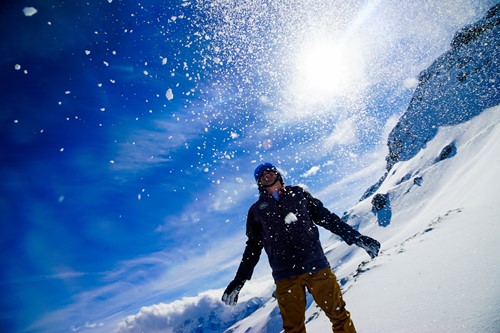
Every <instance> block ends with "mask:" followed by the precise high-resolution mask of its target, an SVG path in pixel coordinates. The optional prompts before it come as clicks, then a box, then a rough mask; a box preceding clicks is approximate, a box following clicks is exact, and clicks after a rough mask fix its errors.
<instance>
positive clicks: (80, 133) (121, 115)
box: [0, 0, 495, 332]
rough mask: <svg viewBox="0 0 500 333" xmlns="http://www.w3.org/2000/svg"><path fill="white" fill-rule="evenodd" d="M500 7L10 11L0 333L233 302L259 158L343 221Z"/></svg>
mask: <svg viewBox="0 0 500 333" xmlns="http://www.w3.org/2000/svg"><path fill="white" fill-rule="evenodd" d="M493 3H495V1H472V2H471V1H440V2H439V3H438V2H435V1H416V2H414V3H409V2H407V3H406V4H401V3H400V2H398V1H354V0H353V1H347V2H346V1H339V2H338V3H335V6H332V4H331V2H330V1H314V2H313V1H301V2H300V3H296V4H288V5H284V4H281V3H278V4H276V3H275V2H272V1H270V2H259V1H241V2H240V1H239V2H238V3H237V4H228V3H226V2H224V1H211V2H210V1H206V2H204V1H192V2H189V1H170V2H158V1H143V2H140V3H137V2H133V1H117V0H113V1H109V0H108V1H104V0H103V1H98V2H95V3H82V4H72V3H60V2H57V1H32V2H31V3H25V2H22V3H9V4H3V5H2V7H3V8H2V11H1V14H0V15H1V20H0V26H1V29H0V33H1V35H2V36H1V37H2V41H3V42H2V45H1V46H0V47H1V50H2V58H1V60H0V61H1V63H0V64H1V67H0V71H1V77H2V81H1V85H2V87H1V94H2V98H1V101H2V102H1V103H2V112H1V114H0V126H1V127H2V130H1V131H0V136H1V139H2V142H3V143H4V144H3V149H2V154H1V157H0V169H1V173H0V177H1V178H0V182H1V183H0V184H1V186H0V195H1V196H0V207H1V211H2V222H1V223H2V229H3V231H2V233H1V236H0V242H1V243H0V244H1V247H2V256H1V262H0V264H1V265H2V271H1V273H0V288H1V289H2V295H3V297H2V301H1V303H0V304H1V308H0V311H1V312H0V323H1V326H2V327H6V328H7V330H8V331H13V332H18V331H22V329H25V328H27V327H30V329H31V331H33V332H43V331H44V328H46V327H52V328H54V327H57V328H58V329H59V328H60V329H62V330H63V329H64V328H67V327H70V326H71V325H74V327H78V328H85V323H87V322H89V323H92V322H106V320H107V319H109V318H112V319H113V320H118V319H122V318H123V317H124V316H125V315H126V314H130V313H134V312H136V311H137V310H138V309H139V308H140V306H142V305H149V304H153V303H154V302H158V301H164V302H168V301H171V300H174V299H177V298H179V297H182V296H188V295H194V294H196V293H198V292H200V291H203V290H207V289H210V288H222V287H223V286H225V285H226V283H227V282H228V281H229V280H230V279H231V278H232V276H233V274H234V272H235V269H236V265H237V263H238V261H239V256H240V255H241V252H242V250H243V244H244V222H245V218H246V212H247V208H248V207H249V205H250V204H251V202H252V201H253V200H255V196H256V192H257V191H256V188H255V185H254V184H253V178H252V172H253V169H254V167H255V166H256V165H257V164H259V163H261V162H263V161H270V162H273V163H276V164H278V165H279V166H280V167H281V168H282V169H283V171H284V174H285V181H286V182H287V183H294V184H296V183H302V184H305V185H307V186H308V187H309V188H310V190H311V191H312V192H313V194H315V195H316V196H317V197H319V198H320V199H322V200H323V201H324V202H325V203H326V204H327V206H328V207H329V208H330V209H331V210H333V211H335V212H337V213H338V214H340V215H341V213H342V212H343V211H344V210H345V209H347V208H349V207H350V206H351V205H353V204H354V203H355V202H356V201H357V199H359V197H360V196H361V195H362V194H363V191H364V190H365V189H366V188H367V187H368V186H370V185H371V184H372V183H373V182H375V181H376V180H378V178H379V177H380V176H381V175H382V173H383V169H384V163H385V162H384V157H385V154H386V149H385V140H386V137H387V134H388V131H390V129H391V126H393V125H394V124H395V121H396V120H397V117H398V116H399V115H400V114H401V113H402V112H403V111H404V110H405V107H406V105H407V104H408V101H409V100H410V98H411V95H412V92H413V88H414V87H415V82H416V81H415V78H416V77H417V75H418V73H419V72H420V71H421V70H423V69H425V68H426V67H427V66H429V65H430V64H431V63H432V61H433V60H434V59H435V58H436V57H437V56H439V55H440V54H441V53H442V52H444V51H446V50H447V49H448V45H449V42H450V40H451V38H452V37H453V34H454V32H455V31H456V30H457V29H459V28H460V27H462V26H463V25H465V24H467V23H472V22H473V21H475V20H476V19H477V18H479V17H480V16H481V15H483V14H484V13H485V12H486V10H487V9H488V8H489V7H490V6H491V5H492V4H493ZM30 7H32V8H34V9H29V8H30ZM23 9H25V11H23ZM35 10H36V12H35ZM262 259H263V260H261V261H262V262H264V263H265V261H266V260H265V258H262ZM264 266H265V265H264ZM262 269H263V270H265V268H262ZM96 308H98V309H99V310H98V311H97V310H95V309H96ZM82 313H85V314H82ZM106 318H107V319H106ZM87 326H89V327H87V328H90V327H91V326H92V324H88V325H87Z"/></svg>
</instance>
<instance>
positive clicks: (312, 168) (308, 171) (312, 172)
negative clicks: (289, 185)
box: [302, 165, 320, 178]
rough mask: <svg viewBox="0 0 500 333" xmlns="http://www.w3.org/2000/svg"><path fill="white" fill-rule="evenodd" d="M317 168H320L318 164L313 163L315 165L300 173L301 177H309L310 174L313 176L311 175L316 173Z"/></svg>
mask: <svg viewBox="0 0 500 333" xmlns="http://www.w3.org/2000/svg"><path fill="white" fill-rule="evenodd" d="M319 170H320V166H318V165H315V166H313V167H311V169H309V170H307V171H306V172H305V173H304V174H303V175H302V177H304V178H307V177H311V176H313V175H315V174H317V173H318V171H319Z"/></svg>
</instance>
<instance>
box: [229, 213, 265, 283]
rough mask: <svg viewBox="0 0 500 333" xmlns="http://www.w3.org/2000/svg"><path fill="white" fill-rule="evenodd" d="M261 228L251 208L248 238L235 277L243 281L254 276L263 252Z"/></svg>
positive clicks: (248, 220) (248, 219)
mask: <svg viewBox="0 0 500 333" xmlns="http://www.w3.org/2000/svg"><path fill="white" fill-rule="evenodd" d="M261 228H262V226H261V225H260V224H259V223H257V222H256V221H255V219H254V217H253V214H252V210H251V209H250V211H249V212H248V216H247V231H246V233H247V238H248V240H247V243H246V246H245V251H244V252H243V258H242V259H241V262H240V266H239V267H238V271H237V272H236V278H235V279H239V280H241V281H243V280H250V279H251V278H252V274H253V270H254V268H255V266H256V265H257V263H258V262H259V259H260V254H261V253H262V247H263V241H262V230H261Z"/></svg>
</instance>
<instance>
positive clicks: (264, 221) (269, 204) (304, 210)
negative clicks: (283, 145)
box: [236, 186, 360, 281]
mask: <svg viewBox="0 0 500 333" xmlns="http://www.w3.org/2000/svg"><path fill="white" fill-rule="evenodd" d="M317 225H320V226H322V227H324V228H326V229H328V230H330V231H331V232H333V233H335V234H337V235H338V236H340V237H341V238H342V239H343V240H344V241H345V242H346V243H347V244H349V245H350V244H352V243H354V242H355V240H356V238H357V237H358V236H360V233H359V232H358V231H356V230H355V229H353V228H352V227H351V226H349V225H348V224H347V223H345V222H343V221H342V220H341V219H340V218H339V217H338V216H337V215H335V214H334V213H331V212H330V211H329V210H328V209H327V208H325V207H324V206H323V203H322V202H321V201H320V200H318V199H316V198H314V197H313V196H312V195H311V194H309V193H308V192H307V191H305V190H304V189H303V188H301V187H298V186H286V187H285V188H284V189H283V191H282V193H281V196H280V199H279V201H276V200H275V199H274V198H273V197H272V196H270V195H268V194H266V193H262V194H261V195H260V197H259V200H257V202H255V203H254V204H253V205H252V207H250V210H249V211H248V216H247V225H246V228H247V230H246V234H247V237H248V240H247V243H246V247H245V251H244V253H243V259H242V260H241V263H240V266H239V268H238V271H237V273H236V278H237V279H240V280H250V278H251V277H252V274H253V270H254V268H255V265H257V262H258V261H259V258H260V254H261V252H262V248H264V249H265V251H266V253H267V256H268V259H269V264H270V266H271V268H272V271H273V278H274V280H275V281H278V280H282V279H286V278H289V277H292V276H297V275H302V274H305V273H309V272H313V271H315V270H319V269H323V268H327V267H329V266H330V265H329V262H328V260H327V259H326V257H325V254H324V252H323V248H322V246H321V243H320V240H319V231H318V227H317Z"/></svg>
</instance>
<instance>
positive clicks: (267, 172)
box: [253, 163, 284, 192]
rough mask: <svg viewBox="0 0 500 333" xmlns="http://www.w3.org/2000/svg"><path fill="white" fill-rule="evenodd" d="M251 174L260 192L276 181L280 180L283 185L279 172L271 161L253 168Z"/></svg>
mask: <svg viewBox="0 0 500 333" xmlns="http://www.w3.org/2000/svg"><path fill="white" fill-rule="evenodd" d="M253 174H254V177H255V181H256V182H257V186H258V187H259V191H260V192H264V191H265V190H266V188H269V187H272V186H273V185H275V184H276V183H277V182H280V184H281V185H284V182H283V177H282V176H281V173H280V172H279V170H278V168H276V167H275V166H274V165H272V164H271V163H262V164H261V165H259V166H258V167H257V168H255V171H254V173H253Z"/></svg>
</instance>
